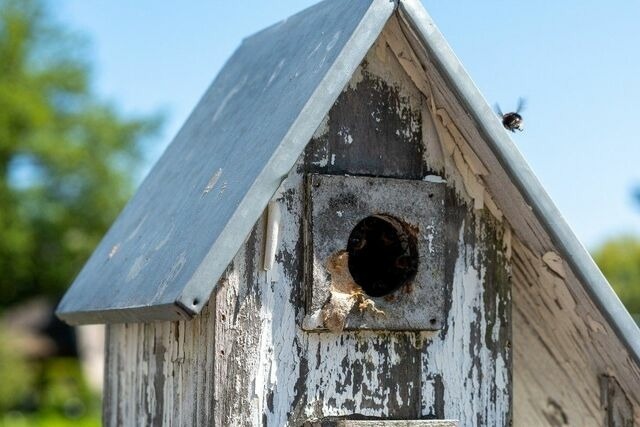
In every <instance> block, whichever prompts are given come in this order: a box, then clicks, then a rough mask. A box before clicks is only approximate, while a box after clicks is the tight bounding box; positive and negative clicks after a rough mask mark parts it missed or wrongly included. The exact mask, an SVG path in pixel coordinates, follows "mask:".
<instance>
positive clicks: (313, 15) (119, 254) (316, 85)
mask: <svg viewBox="0 0 640 427" xmlns="http://www.w3.org/2000/svg"><path fill="white" fill-rule="evenodd" d="M395 7H396V4H395V3H394V2H393V1H391V0H352V1H342V0H327V1H324V2H322V3H319V4H317V5H315V6H312V7H310V8H308V9H306V10H304V11H302V12H300V13H298V14H297V15H294V16H292V17H290V18H288V19H286V20H284V21H282V22H280V23H278V24H276V25H273V26H271V27H269V28H267V29H265V30H263V31H261V32H259V33H258V34H256V35H254V36H252V37H249V38H247V39H245V40H244V41H243V43H242V45H241V46H240V48H239V49H238V50H237V51H236V52H235V53H234V54H233V56H232V57H231V58H230V59H229V61H228V62H227V64H226V65H225V66H224V68H223V69H222V71H221V72H220V74H219V75H218V76H217V78H216V79H215V81H214V82H213V84H212V85H211V86H210V88H209V89H208V90H207V92H206V93H205V95H204V96H203V98H202V99H201V100H200V102H199V103H198V105H197V106H196V108H195V110H194V111H193V113H192V114H191V116H190V117H189V119H188V120H187V122H186V123H185V125H184V126H183V127H182V129H181V130H180V131H179V132H178V134H177V135H176V137H175V139H174V140H173V142H172V143H171V145H170V146H169V147H168V148H167V150H166V152H165V153H164V154H163V155H162V157H161V158H160V160H159V161H158V163H157V164H156V165H155V166H154V168H153V169H152V170H151V172H150V173H149V175H148V177H147V178H146V179H145V180H144V182H143V183H142V185H141V186H140V188H139V189H138V191H137V192H136V194H135V196H134V197H133V198H132V199H131V201H130V202H129V203H128V204H127V206H126V207H125V209H124V210H123V212H122V213H121V214H120V216H119V217H118V219H117V220H116V221H115V223H114V224H113V226H112V227H111V229H110V230H109V232H108V233H107V234H106V236H105V237H104V239H103V240H102V242H101V243H100V244H99V246H98V248H97V249H96V250H95V252H94V253H93V255H92V256H91V258H90V259H89V261H88V262H87V264H86V265H85V266H84V268H83V269H82V271H81V272H80V274H79V275H78V277H77V278H76V280H75V281H74V283H73V285H72V286H71V288H70V289H69V290H68V292H67V293H66V294H65V296H64V298H63V300H62V301H61V303H60V305H59V307H58V310H57V314H58V316H59V317H60V318H62V319H63V320H65V321H67V322H69V323H76V324H81V323H110V322H125V321H126V322H133V321H152V320H171V319H180V318H184V317H191V316H193V315H195V314H196V313H198V312H199V311H200V310H201V309H202V307H203V306H204V304H205V303H206V302H207V300H208V298H209V296H210V294H211V292H212V290H213V289H214V287H215V285H216V283H217V281H218V279H219V278H220V276H221V275H222V274H223V272H224V270H225V268H226V267H227V265H228V264H229V262H231V260H232V259H233V256H234V255H235V253H236V252H237V251H238V249H239V248H240V246H241V244H242V241H243V239H244V237H245V236H246V235H248V233H249V231H250V230H251V227H252V226H253V225H254V223H255V222H256V221H257V219H258V218H259V216H260V214H261V213H262V211H263V210H264V207H265V206H266V205H267V203H268V200H269V199H270V198H271V197H272V195H273V193H274V192H275V191H276V190H277V188H278V186H279V184H280V182H281V181H282V179H284V177H285V176H286V175H287V173H288V172H289V170H290V169H291V167H293V165H294V163H295V161H296V159H297V158H298V156H299V155H300V154H301V152H302V150H303V149H304V147H305V145H306V144H307V142H308V141H309V139H310V138H311V136H312V135H313V132H314V131H315V129H316V128H317V127H318V126H319V124H320V122H321V120H322V119H323V117H324V116H325V115H326V113H327V112H328V111H329V109H330V107H331V105H332V104H333V102H334V101H335V99H336V98H337V97H338V95H339V93H340V92H341V91H342V89H343V88H344V86H345V85H346V84H347V83H348V81H349V79H350V77H351V75H352V74H353V72H354V71H355V70H356V68H357V66H358V65H359V63H360V61H361V60H362V58H363V57H364V56H365V54H366V53H367V51H368V49H369V48H370V47H371V45H372V44H373V42H374V41H375V39H376V38H377V37H378V35H379V34H380V32H381V30H382V28H383V26H384V24H385V23H386V22H387V20H388V18H389V17H390V16H391V14H392V13H393V10H394V9H395Z"/></svg>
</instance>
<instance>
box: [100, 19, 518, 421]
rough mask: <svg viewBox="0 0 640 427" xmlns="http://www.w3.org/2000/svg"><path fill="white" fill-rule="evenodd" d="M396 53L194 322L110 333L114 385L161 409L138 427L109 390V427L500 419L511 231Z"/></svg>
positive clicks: (393, 38) (355, 88) (359, 82)
mask: <svg viewBox="0 0 640 427" xmlns="http://www.w3.org/2000/svg"><path fill="white" fill-rule="evenodd" d="M400 43H403V44H400ZM399 46H402V47H403V48H405V49H407V48H408V44H407V42H406V40H405V39H404V38H403V36H402V32H401V31H400V28H399V27H398V23H397V21H395V20H392V21H390V22H389V24H388V25H387V27H386V28H385V31H384V32H383V34H382V35H381V36H380V37H379V39H378V40H377V41H376V42H375V44H374V45H373V46H372V47H371V49H370V50H369V53H368V54H367V55H366V57H365V58H364V60H363V61H362V62H361V64H360V66H359V67H358V68H357V70H356V72H355V74H354V75H353V76H352V77H351V80H350V82H349V83H348V85H347V86H346V87H345V88H344V89H343V91H342V93H341V94H340V96H339V97H338V99H337V100H336V102H335V103H334V105H333V106H332V108H331V109H330V111H329V112H328V114H327V115H326V116H325V117H324V119H323V120H322V123H321V125H320V127H319V128H318V129H317V131H316V132H315V135H314V136H313V138H312V139H311V141H310V142H309V144H308V146H307V148H306V149H305V151H304V153H303V154H302V155H301V156H300V158H299V159H298V161H297V162H296V164H295V166H294V168H293V169H292V171H291V172H290V173H289V175H288V177H287V179H286V180H285V181H284V182H283V184H282V186H281V188H280V189H279V191H278V192H277V194H276V195H275V196H274V198H273V199H272V205H274V207H273V208H272V207H270V208H269V209H268V210H266V211H265V213H264V214H263V216H262V217H261V219H260V220H259V221H258V222H257V223H256V225H255V226H254V228H253V230H252V232H251V233H250V235H249V237H248V240H247V241H246V243H245V244H244V245H243V247H242V249H241V250H240V252H239V253H238V254H237V255H236V256H235V258H234V260H233V262H232V263H231V264H230V266H229V267H228V269H227V271H226V273H225V275H224V276H223V278H222V279H221V280H220V281H219V283H218V285H217V287H216V289H215V291H214V294H213V296H212V298H211V300H210V302H209V303H208V305H207V307H205V310H204V311H203V313H202V314H201V315H199V316H198V317H197V318H196V319H195V320H194V321H191V322H177V323H156V324H148V325H112V326H110V333H109V337H110V339H109V354H110V356H109V368H108V369H109V370H110V371H112V372H121V373H120V374H119V375H118V376H117V377H118V380H117V381H116V380H114V381H111V382H110V383H109V384H108V385H107V388H110V389H112V390H116V389H117V388H118V387H119V388H120V389H123V388H124V389H126V390H130V391H131V393H134V394H138V393H142V394H143V395H147V394H148V395H150V396H154V397H153V399H149V400H148V402H147V404H146V407H145V409H144V410H143V411H141V412H139V413H134V412H132V408H131V407H129V406H128V404H127V403H126V402H123V401H121V400H120V399H116V398H115V395H114V394H113V393H111V394H110V393H107V399H106V401H107V409H106V414H107V419H108V420H109V421H110V422H112V423H116V422H117V420H120V419H128V420H131V419H132V417H134V416H136V417H139V416H142V417H143V419H160V420H163V422H168V421H170V420H175V421H180V420H181V418H180V416H178V415H177V414H178V413H181V414H183V415H181V416H182V417H184V416H185V415H184V414H185V413H186V414H189V415H187V418H188V419H195V420H197V421H198V423H199V422H200V421H202V422H203V423H207V422H210V423H214V424H215V425H238V424H242V425H278V426H279V425H302V424H304V423H309V422H320V421H323V422H329V421H331V422H335V421H339V420H354V419H358V418H362V417H365V418H370V419H377V420H407V421H411V420H413V421H415V420H425V419H432V420H452V423H458V424H459V425H472V424H473V425H491V426H493V425H508V424H509V423H510V420H511V416H512V415H511V414H512V409H511V351H510V339H511V324H510V319H511V312H510V283H509V258H508V249H507V248H508V246H509V239H508V237H509V233H508V231H505V230H506V229H505V226H504V224H503V223H501V222H500V221H499V220H498V219H497V218H496V217H495V215H494V213H492V211H491V209H490V208H487V206H490V199H489V196H488V194H484V191H485V190H484V189H483V188H482V187H481V186H479V185H476V187H473V188H472V190H473V193H471V194H470V193H469V191H468V190H469V189H470V188H467V187H466V184H467V183H468V182H470V181H471V180H473V179H474V176H475V175H474V174H475V170H476V169H475V168H477V167H481V162H479V160H477V158H469V159H468V158H467V156H463V155H462V154H461V153H462V152H463V151H462V150H469V151H464V152H465V153H466V154H469V153H471V151H470V149H469V148H468V146H466V145H463V144H465V142H464V140H463V139H458V140H454V136H452V135H455V136H456V137H458V138H459V137H460V133H459V131H457V128H456V125H455V120H454V119H451V118H448V117H447V119H443V116H444V114H446V111H447V110H445V109H444V108H442V107H440V106H441V105H443V104H442V103H441V102H442V101H441V100H439V99H438V98H436V97H435V95H434V96H432V97H428V96H426V95H425V94H424V93H423V92H422V91H420V90H419V89H418V88H417V86H416V84H415V83H414V82H413V81H412V79H411V77H410V76H409V75H408V73H407V72H406V71H405V70H404V68H403V67H402V65H401V61H402V60H404V59H403V58H404V57H403V56H399V52H398V49H399ZM392 47H393V48H392ZM394 48H395V49H396V50H394ZM434 104H435V105H438V108H437V109H434ZM452 114H453V113H452ZM460 147H463V148H460ZM471 162H475V163H471ZM479 194H480V195H481V196H482V197H483V200H486V201H487V203H486V204H482V203H480V202H479V200H478V197H480V196H478V195H479ZM275 211H277V215H276V214H275ZM275 217H277V221H275V222H274V218H275ZM274 224H276V227H277V231H276V230H274V228H273V227H274ZM274 231H275V235H277V236H278V237H277V249H276V251H275V262H274V263H273V264H272V263H270V262H269V261H268V260H265V254H266V253H267V252H268V251H267V250H266V248H267V247H270V245H271V244H272V242H271V241H270V239H272V238H273V235H274ZM269 236H271V237H269ZM363 260H364V261H363ZM371 272H373V274H370V273H371ZM175 337H179V339H178V342H177V343H176V342H174V340H173V338H175ZM134 341H137V342H139V343H141V344H142V345H143V346H144V348H146V349H147V350H145V351H142V352H141V353H140V356H137V357H138V359H137V360H133V361H132V360H131V358H130V357H127V356H126V355H125V354H124V353H123V352H124V351H125V349H126V348H128V347H129V346H131V345H134ZM140 366H146V367H147V368H145V369H143V370H142V373H140V371H138V369H140ZM166 373H170V374H169V375H168V376H167V374H166ZM176 386H177V387H178V388H177V389H176ZM110 396H113V398H111V399H110ZM169 402H173V403H171V404H170V403H169ZM176 411H180V412H176ZM145 417H146V418H145ZM154 417H155V418H154ZM238 420H242V421H241V422H240V421H238Z"/></svg>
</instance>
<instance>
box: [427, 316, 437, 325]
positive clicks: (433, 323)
mask: <svg viewBox="0 0 640 427" xmlns="http://www.w3.org/2000/svg"><path fill="white" fill-rule="evenodd" d="M429 323H431V324H432V325H435V324H436V323H438V319H436V318H435V317H434V318H433V319H429Z"/></svg>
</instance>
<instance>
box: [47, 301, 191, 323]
mask: <svg viewBox="0 0 640 427" xmlns="http://www.w3.org/2000/svg"><path fill="white" fill-rule="evenodd" d="M55 314H56V316H57V317H58V318H60V319H61V320H63V321H64V322H65V323H67V324H69V325H72V326H81V325H100V324H115V323H140V322H144V323H146V322H155V321H177V320H189V319H191V318H193V316H194V315H195V313H194V312H192V311H190V310H187V309H186V308H185V307H182V306H181V305H180V304H179V303H177V302H176V303H168V304H161V305H156V306H153V310H150V307H149V306H148V305H142V306H138V307H126V308H113V309H108V310H87V311H65V312H61V311H59V310H58V309H56V312H55Z"/></svg>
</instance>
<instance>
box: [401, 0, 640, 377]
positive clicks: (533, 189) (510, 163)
mask: <svg viewBox="0 0 640 427" xmlns="http://www.w3.org/2000/svg"><path fill="white" fill-rule="evenodd" d="M399 10H400V13H402V14H403V16H404V17H405V18H406V19H407V22H408V23H409V24H410V25H411V26H412V27H413V28H414V30H415V31H416V34H417V36H418V37H420V39H421V40H420V41H421V42H422V44H423V45H424V47H425V48H426V49H427V50H428V52H429V53H430V54H431V55H432V57H433V58H434V61H435V62H436V63H437V65H438V66H439V68H440V69H441V70H442V71H443V74H444V77H445V78H446V79H447V80H448V81H449V83H450V85H451V87H452V88H453V89H454V90H455V91H456V92H457V93H458V95H459V98H460V101H461V102H462V104H463V105H464V106H465V108H466V109H467V110H468V112H469V113H470V114H471V116H472V117H473V119H474V120H475V121H476V123H477V125H478V127H479V130H480V131H481V132H482V133H483V134H484V135H485V136H486V141H487V145H488V146H489V148H490V149H491V151H492V152H493V153H494V154H495V156H496V158H497V159H498V161H499V162H500V164H501V166H502V167H503V168H504V170H505V171H506V173H507V175H508V176H509V177H510V178H511V179H512V180H513V182H514V184H515V185H516V187H517V188H518V190H519V191H520V193H521V194H522V195H523V197H524V199H525V201H526V202H527V203H528V204H529V205H530V206H531V208H532V209H533V212H534V214H535V215H536V216H537V217H538V219H539V220H540V222H541V224H542V226H543V227H544V229H545V230H546V231H547V233H548V234H549V236H550V237H551V240H552V242H553V243H554V245H555V246H556V247H557V248H558V249H559V252H560V255H561V256H562V257H563V258H564V259H565V260H566V262H567V263H568V265H569V267H570V268H571V269H572V270H573V272H574V274H575V275H576V277H577V278H578V280H580V282H581V283H582V284H583V286H584V288H585V290H586V291H587V293H588V294H589V296H590V297H591V298H592V300H593V301H594V303H595V305H596V307H597V308H598V309H599V310H600V311H601V313H602V315H603V316H604V317H605V319H606V320H607V321H608V322H609V323H610V325H611V327H612V328H613V330H614V331H615V333H616V335H617V336H618V338H619V339H620V340H621V341H622V342H623V343H624V345H625V346H626V347H627V349H628V350H629V352H630V353H631V356H632V358H633V359H634V361H635V363H636V364H638V365H640V329H639V328H638V326H637V325H636V323H635V322H634V320H633V318H632V317H631V315H630V314H629V312H628V311H627V309H626V308H625V307H624V305H623V304H622V302H621V301H620V299H619V298H618V296H617V295H616V293H615V292H614V291H613V289H612V288H611V285H609V282H608V281H607V280H606V279H605V277H604V275H603V274H602V272H601V271H600V269H599V268H598V267H597V265H596V264H595V262H594V261H593V259H592V258H591V255H589V253H588V252H587V250H586V249H585V247H584V246H583V245H582V243H580V241H579V240H578V238H577V237H576V235H575V233H574V232H573V230H571V228H570V227H569V225H568V223H567V222H566V220H565V219H564V217H563V216H562V214H561V213H560V211H559V210H558V208H557V207H556V206H555V204H554V203H553V201H552V200H551V197H550V196H549V195H548V194H547V192H546V191H545V190H544V188H543V187H542V184H541V183H540V181H539V180H538V178H537V177H536V176H535V174H534V173H533V171H532V170H531V168H530V167H529V165H528V164H527V162H526V160H525V159H524V157H523V156H522V154H521V153H520V151H519V150H518V148H517V147H516V145H515V144H514V143H513V141H512V140H511V138H510V137H509V136H508V135H507V133H506V131H505V130H504V129H503V128H502V125H501V124H500V122H499V121H498V119H497V117H496V115H495V113H494V112H493V110H492V108H491V106H490V105H489V104H488V103H487V101H486V100H485V99H484V97H483V96H482V94H481V93H480V91H479V90H478V88H477V87H476V85H475V84H474V83H473V81H472V79H471V77H470V76H469V75H468V74H467V72H466V70H465V69H464V68H463V66H462V64H461V62H460V61H459V59H458V58H457V57H456V55H455V54H454V52H453V50H452V49H451V47H450V46H449V44H448V43H447V42H446V40H445V39H444V37H443V35H442V33H441V32H440V31H439V30H438V28H437V27H436V25H435V24H434V22H433V20H432V19H431V17H430V16H429V14H428V13H427V11H426V10H425V9H424V7H423V6H422V4H421V3H420V1H419V0H400V5H399Z"/></svg>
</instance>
